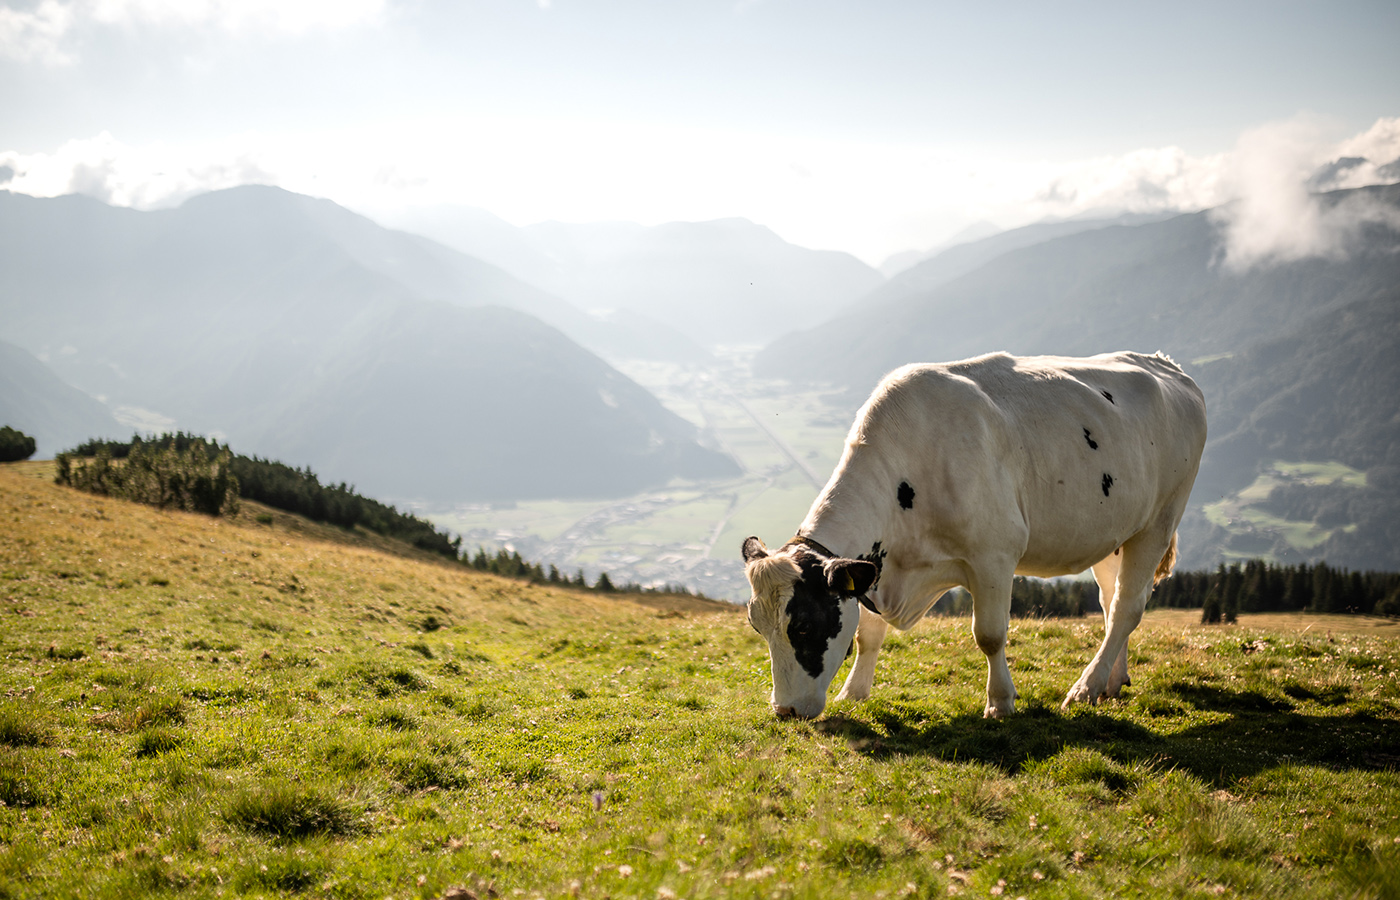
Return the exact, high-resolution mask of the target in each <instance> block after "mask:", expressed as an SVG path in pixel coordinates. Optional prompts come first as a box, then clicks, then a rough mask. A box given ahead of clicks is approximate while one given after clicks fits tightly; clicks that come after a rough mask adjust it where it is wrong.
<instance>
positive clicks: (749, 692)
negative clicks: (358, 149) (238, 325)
mask: <svg viewBox="0 0 1400 900" xmlns="http://www.w3.org/2000/svg"><path fill="white" fill-rule="evenodd" d="M0 526H3V527H0V898H17V897H35V898H38V897H45V898H49V897H148V896H170V897H211V896H267V897H300V896H304V897H346V898H374V900H379V898H385V897H394V898H437V897H458V898H463V897H475V898H477V900H486V898H492V897H502V898H516V897H520V898H535V897H566V896H578V897H585V898H598V900H604V898H633V897H635V898H646V900H675V898H705V897H751V898H765V900H768V898H771V900H788V898H807V897H873V898H890V900H893V898H898V897H904V896H913V897H947V896H950V895H958V896H966V897H1005V898H1015V897H1034V898H1042V897H1043V898H1060V897H1125V896H1149V897H1220V896H1225V897H1268V898H1271V900H1285V898H1295V897H1296V898H1304V897H1307V898H1313V897H1315V898H1336V897H1358V898H1378V900H1379V898H1389V897H1397V896H1400V775H1397V767H1400V683H1397V679H1396V671H1397V669H1400V639H1397V637H1396V636H1395V635H1394V632H1395V631H1396V630H1397V629H1396V628H1395V627H1394V626H1393V625H1391V624H1389V623H1386V622H1384V621H1381V620H1354V619H1342V618H1340V617H1328V618H1323V617H1306V616H1297V615H1295V616H1278V615H1275V616H1269V617H1258V619H1257V621H1256V620H1255V619H1253V618H1251V617H1248V616H1246V617H1243V618H1242V620H1241V624H1239V625H1236V626H1231V627H1214V628H1203V627H1201V626H1199V625H1197V624H1195V615H1194V614H1189V613H1187V614H1183V613H1182V612H1179V611H1163V612H1162V613H1154V614H1152V615H1150V616H1149V618H1148V621H1147V622H1145V623H1144V626H1143V627H1142V629H1140V631H1139V633H1138V635H1137V636H1135V639H1134V643H1133V649H1132V651H1131V661H1132V666H1133V669H1132V671H1133V679H1134V683H1133V685H1132V686H1131V687H1130V688H1128V689H1126V690H1125V698H1124V699H1123V700H1121V701H1118V702H1112V703H1107V704H1105V705H1103V706H1101V707H1098V708H1076V709H1074V710H1072V711H1070V712H1068V713H1062V712H1061V711H1060V710H1059V701H1060V698H1061V697H1062V696H1063V693H1064V691H1065V690H1066V689H1067V688H1068V687H1069V685H1070V684H1071V683H1072V682H1073V681H1074V679H1075V677H1076V676H1077V675H1078V672H1079V670H1080V668H1082V666H1083V665H1084V663H1085V662H1086V661H1087V660H1088V658H1089V657H1090V656H1091V654H1092V653H1093V650H1094V648H1095V646H1096V645H1097V642H1098V640H1099V638H1100V636H1101V632H1102V627H1101V622H1098V621H1096V620H1088V619H1086V620H1081V621H1061V622H1056V621H1047V622H1038V621H1020V622H1017V623H1014V624H1013V633H1012V646H1011V649H1010V655H1011V657H1012V672H1013V674H1014V676H1015V677H1016V680H1017V685H1018V688H1019V689H1020V691H1021V700H1020V702H1019V705H1018V712H1017V714H1016V715H1015V716H1014V717H1013V718H1011V719H1009V720H1007V721H1000V722H997V721H987V720H983V719H982V718H981V717H980V714H981V709H982V704H983V699H982V694H983V685H984V679H985V663H984V662H983V659H982V657H981V654H980V653H979V652H978V651H977V649H976V646H975V645H974V643H973V641H972V639H971V636H970V634H969V629H968V626H967V622H966V620H956V619H951V620H949V619H939V620H930V621H927V622H925V623H924V624H922V625H920V626H919V627H918V628H916V629H914V630H913V631H911V632H909V633H906V634H900V635H892V636H891V638H890V639H889V640H888V641H887V644H886V650H885V652H884V654H883V656H882V660H881V665H880V670H879V673H878V675H877V684H876V693H875V697H874V698H873V699H872V700H870V701H868V702H866V703H863V704H839V705H836V706H834V707H831V708H829V709H828V711H827V714H826V715H825V716H824V717H823V718H822V719H819V720H817V721H815V722H780V721H777V720H776V719H774V717H773V716H772V714H771V713H770V712H769V711H768V708H767V704H766V702H765V701H766V695H767V690H768V674H767V654H766V649H765V648H764V647H763V645H762V644H761V642H760V641H759V639H758V638H757V636H756V635H755V634H754V633H753V632H752V631H751V630H750V629H749V628H748V626H747V625H746V624H745V622H744V619H743V616H742V615H741V614H740V613H739V611H738V610H736V609H734V608H732V607H726V606H723V605H720V604H715V603H708V602H704V601H699V600H695V599H691V598H681V597H675V598H665V597H635V596H633V597H617V598H610V597H606V596H598V595H594V594H586V593H575V592H572V591H568V590H558V589H553V588H545V587H531V586H528V585H525V584H522V583H517V582H511V581H505V580H501V579H497V578H494V577H491V576H487V575H482V574H479V573H476V572H473V571H470V570H466V569H464V568H460V567H456V566H453V565H452V564H449V563H446V562H443V561H439V560H435V559H432V558H430V557H427V556H425V555H422V554H418V553H416V552H414V551H410V550H406V549H403V548H402V547H399V546H396V545H394V544H392V543H390V542H387V541H384V540H382V539H379V538H376V537H373V536H367V535H364V534H354V533H348V532H345V531H341V530H338V529H335V528H329V527H319V526H315V525H312V524H309V523H306V522H304V521H302V520H298V519H296V518H294V517H292V516H288V515H285V514H282V513H276V512H272V511H269V510H267V509H265V508H262V507H259V506H257V505H256V504H252V503H246V502H245V503H244V505H243V509H242V510H241V512H240V513H239V514H238V516H236V517H235V518H233V519H230V520H220V519H213V518H208V517H204V516H199V515H194V514H184V513H168V512H161V511H159V510H155V509H151V508H147V507H141V506H135V505H131V504H127V503H124V502H121V501H114V500H110V499H105V498H99V497H92V496H88V495H85V494H80V493H78V492H76V491H72V490H69V489H66V488H59V487H56V486H54V485H53V484H52V483H51V469H50V467H49V464H46V463H22V464H8V465H0Z"/></svg>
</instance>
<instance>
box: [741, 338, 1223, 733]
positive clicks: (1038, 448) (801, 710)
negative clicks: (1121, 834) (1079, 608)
mask: <svg viewBox="0 0 1400 900" xmlns="http://www.w3.org/2000/svg"><path fill="white" fill-rule="evenodd" d="M1205 440H1206V413H1205V400H1204V398H1203V397H1202V396H1201V391H1200V389H1199V388H1197V387H1196V384H1195V382H1193V381H1192V380H1191V379H1190V378H1189V377H1187V375H1186V374H1185V373H1184V372H1182V371H1181V369H1180V368H1178V367H1177V365H1176V364H1175V363H1174V362H1172V361H1171V360H1170V359H1168V358H1167V357H1166V356H1163V355H1161V354H1157V355H1154V356H1144V355H1142V354H1139V353H1126V352H1125V353H1110V354H1103V355H1100V356H1092V357H1089V358H1087V359H1073V358H1067V357H1054V356H1034V357H1022V358H1018V357H1013V356H1009V355H1007V354H1005V353H993V354H990V355H987V356H979V357H977V358H975V359H968V360H963V361H962V362H955V363H947V364H942V365H910V366H905V367H903V368H900V369H896V370H895V371H894V372H892V373H890V374H889V375H888V376H886V377H885V379H884V381H882V382H881V383H880V385H879V386H878V387H877V388H876V389H875V392H874V393H873V394H872V395H871V396H870V399H869V400H867V401H866V403H865V406H864V407H862V408H861V410H860V412H859V413H858V414H857V415H856V420H855V424H854V425H852V426H851V432H850V434H849V436H848V437H847V438H846V450H845V453H844V454H843V455H842V457H841V461H840V463H838V464H837V466H836V471H835V472H833V473H832V476H831V480H830V481H828V482H827V485H826V487H825V488H824V489H823V490H822V492H821V495H820V496H818V497H817V499H816V502H815V503H813V504H812V509H811V511H810V512H808V513H807V518H806V519H805V520H804V521H803V523H802V525H801V527H799V528H798V530H797V536H796V537H794V538H793V539H792V540H790V541H788V542H787V544H785V545H783V547H782V548H780V549H778V550H776V551H774V550H769V549H768V548H767V547H765V546H764V545H763V542H762V541H760V540H759V539H758V538H757V537H750V538H748V539H747V540H745V541H744V560H745V562H746V564H747V574H748V578H749V584H750V586H751V587H752V589H753V598H752V599H751V600H750V601H749V606H748V617H749V623H750V624H751V625H752V626H753V627H754V629H755V630H756V631H757V632H758V633H759V634H760V635H762V636H763V638H764V639H765V640H766V641H767V642H768V650H769V656H770V659H771V663H772V670H773V695H772V703H773V710H774V712H776V713H777V714H778V715H779V716H781V717H788V716H801V717H803V718H814V717H815V716H817V715H818V714H820V713H821V711H822V709H823V708H824V707H825V706H826V690H827V686H828V685H829V684H830V683H831V679H832V678H833V677H834V676H835V674H836V670H837V669H838V668H839V667H840V665H841V663H842V661H843V659H844V658H845V656H846V653H847V651H848V650H849V648H850V646H851V640H852V637H853V636H854V638H855V647H856V658H855V663H854V664H853V666H852V668H851V672H850V675H849V676H848V677H847V678H846V683H845V686H844V687H843V688H842V689H841V693H840V694H839V695H838V696H837V698H836V699H838V700H848V699H849V700H862V699H864V698H866V697H868V696H869V695H870V688H871V686H872V685H873V684H874V680H875V657H876V655H877V654H878V653H879V650H880V643H881V642H882V641H883V640H884V637H885V630H886V627H887V625H894V626H895V627H896V628H899V629H906V628H910V627H911V626H913V625H914V624H915V623H916V622H918V621H919V620H920V619H921V618H923V617H924V615H925V614H926V613H927V612H928V610H929V608H930V607H931V606H933V604H934V603H935V602H936V601H937V600H938V598H939V597H940V596H941V595H942V594H943V593H944V592H945V591H947V590H949V589H950V588H952V587H955V586H963V587H966V588H967V589H968V590H969V591H971V593H972V633H973V635H974V637H975V638H976V639H977V645H978V646H979V647H981V648H982V652H983V653H985V654H986V655H987V707H986V710H985V715H987V716H990V717H993V718H1001V717H1002V716H1005V715H1007V714H1009V713H1010V712H1012V710H1013V708H1014V705H1015V699H1016V689H1015V687H1014V686H1013V685H1012V683H1011V672H1010V670H1008V669H1007V666H1006V630H1007V626H1008V624H1009V621H1010V615H1011V582H1012V578H1013V576H1014V575H1016V574H1018V573H1019V574H1024V575H1034V576H1039V577H1051V576H1056V575H1068V574H1071V573H1075V572H1082V571H1084V570H1085V569H1088V568H1092V569H1093V570H1094V578H1095V580H1096V581H1097V582H1098V584H1099V590H1100V595H1099V596H1100V600H1101V602H1102V604H1103V609H1104V621H1105V623H1106V629H1105V633H1104V639H1103V644H1102V645H1101V646H1100V647H1099V651H1098V653H1097V654H1095V656H1094V659H1093V661H1092V662H1090V663H1089V665H1088V667H1087V668H1085V669H1084V674H1083V675H1081V676H1080V678H1079V680H1078V681H1077V682H1075V684H1074V686H1073V687H1072V688H1070V690H1069V694H1068V695H1067V696H1066V697H1065V701H1064V705H1065V706H1066V707H1068V706H1069V705H1070V704H1071V703H1075V702H1078V701H1088V702H1089V703H1097V702H1098V700H1099V698H1100V697H1103V696H1108V697H1117V696H1118V692H1119V689H1120V688H1121V687H1122V686H1123V685H1125V684H1127V683H1128V665H1127V664H1128V635H1129V633H1131V632H1132V630H1133V629H1134V628H1136V627H1137V624H1138V622H1139V621H1140V620H1141V619H1142V612H1143V609H1144V608H1145V606H1146V605H1147V598H1148V595H1149V594H1151V592H1152V586H1153V585H1154V584H1155V583H1156V582H1157V581H1159V580H1161V579H1162V578H1165V577H1166V576H1167V575H1168V574H1170V573H1171V568H1172V565H1173V563H1174V562H1175V559H1176V527H1177V523H1179V522H1180V521H1181V514H1182V512H1183V510H1185V508H1186V499H1187V496H1188V495H1189V494H1190V493H1191V485H1192V483H1193V482H1194V481H1195V478H1196V469H1197V467H1198V466H1199V464H1200V460H1201V449H1202V447H1203V446H1204V445H1205ZM857 624H859V627H857Z"/></svg>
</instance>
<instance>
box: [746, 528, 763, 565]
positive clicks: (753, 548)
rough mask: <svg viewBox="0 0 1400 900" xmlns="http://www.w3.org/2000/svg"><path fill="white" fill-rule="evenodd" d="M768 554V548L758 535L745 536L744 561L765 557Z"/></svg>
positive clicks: (748, 561) (749, 561)
mask: <svg viewBox="0 0 1400 900" xmlns="http://www.w3.org/2000/svg"><path fill="white" fill-rule="evenodd" d="M767 555H768V548H767V547H765V546H763V541H760V540H759V539H758V537H757V536H755V535H749V536H748V537H746V538H744V562H746V563H751V562H753V561H754V560H756V559H763V558H764V557H765V556H767Z"/></svg>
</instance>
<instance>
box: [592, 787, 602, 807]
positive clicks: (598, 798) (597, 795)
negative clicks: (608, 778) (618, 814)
mask: <svg viewBox="0 0 1400 900" xmlns="http://www.w3.org/2000/svg"><path fill="white" fill-rule="evenodd" d="M602 808H603V792H602V791H594V792H593V811H594V812H597V811H598V810H600V809H602Z"/></svg>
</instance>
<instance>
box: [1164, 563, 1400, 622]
mask: <svg viewBox="0 0 1400 900" xmlns="http://www.w3.org/2000/svg"><path fill="white" fill-rule="evenodd" d="M1147 605H1148V608H1149V609H1151V608H1154V607H1171V608H1177V609H1200V610H1201V621H1202V622H1206V623H1214V622H1220V621H1225V622H1234V621H1235V620H1236V618H1237V617H1238V616H1239V614H1240V613H1252V612H1298V611H1307V612H1317V613H1363V614H1371V615H1377V616H1400V573H1395V572H1349V571H1347V570H1346V569H1343V568H1338V567H1335V566H1329V565H1328V564H1327V563H1326V562H1319V563H1317V564H1315V565H1309V564H1307V563H1302V564H1299V565H1288V566H1279V565H1275V564H1273V563H1269V562H1265V561H1264V560H1260V559H1254V560H1250V561H1248V562H1245V563H1232V564H1230V565H1229V566H1226V565H1225V564H1224V563H1222V564H1221V565H1220V568H1219V569H1217V570H1216V571H1214V572H1177V573H1175V574H1173V575H1172V576H1171V577H1170V578H1168V579H1166V580H1165V581H1163V582H1162V583H1161V584H1159V585H1157V589H1156V590H1155V591H1154V592H1153V594H1152V599H1151V600H1150V601H1148V604H1147Z"/></svg>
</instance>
